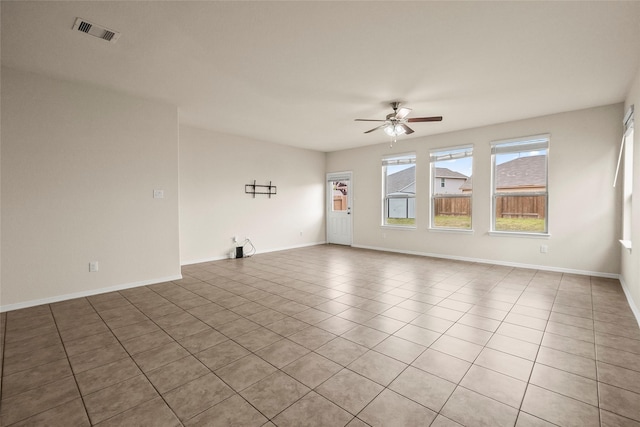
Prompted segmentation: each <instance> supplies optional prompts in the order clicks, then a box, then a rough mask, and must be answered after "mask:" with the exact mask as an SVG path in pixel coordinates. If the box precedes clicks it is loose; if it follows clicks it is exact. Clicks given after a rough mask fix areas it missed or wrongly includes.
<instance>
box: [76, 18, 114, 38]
mask: <svg viewBox="0 0 640 427" xmlns="http://www.w3.org/2000/svg"><path fill="white" fill-rule="evenodd" d="M73 29H74V30H77V31H81V32H83V33H87V34H89V35H90V36H93V37H97V38H99V39H102V40H106V41H108V42H111V43H115V42H116V41H118V38H119V37H120V33H119V32H117V31H113V30H110V29H108V28H105V27H103V26H101V25H98V24H94V23H93V22H89V21H87V20H86V19H82V18H76V22H75V23H74V24H73Z"/></svg>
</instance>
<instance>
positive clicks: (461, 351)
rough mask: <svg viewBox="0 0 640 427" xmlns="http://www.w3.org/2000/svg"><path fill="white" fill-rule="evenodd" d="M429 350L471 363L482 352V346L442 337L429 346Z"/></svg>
mask: <svg viewBox="0 0 640 427" xmlns="http://www.w3.org/2000/svg"><path fill="white" fill-rule="evenodd" d="M431 348H432V349H433V350H437V351H440V352H442V353H446V354H448V355H450V356H454V357H457V358H459V359H462V360H466V361H467V362H473V361H474V360H475V359H476V357H478V354H480V352H481V351H482V346H480V345H478V344H474V343H471V342H468V341H465V340H461V339H459V338H454V337H451V336H448V335H442V336H441V337H440V338H438V340H437V341H436V342H435V343H433V344H432V345H431Z"/></svg>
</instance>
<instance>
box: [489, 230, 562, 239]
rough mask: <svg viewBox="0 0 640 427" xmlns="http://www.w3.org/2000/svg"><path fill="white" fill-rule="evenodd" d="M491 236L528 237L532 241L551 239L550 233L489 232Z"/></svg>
mask: <svg viewBox="0 0 640 427" xmlns="http://www.w3.org/2000/svg"><path fill="white" fill-rule="evenodd" d="M489 236H496V237H528V238H531V239H549V238H551V234H549V233H523V232H519V231H489Z"/></svg>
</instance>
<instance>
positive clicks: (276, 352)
mask: <svg viewBox="0 0 640 427" xmlns="http://www.w3.org/2000/svg"><path fill="white" fill-rule="evenodd" d="M309 351H310V350H309V349H307V348H305V347H303V346H301V345H299V344H296V343H294V342H293V341H290V340H288V339H286V338H285V339H283V340H280V341H276V342H275V343H273V344H271V345H270V346H267V347H265V348H263V349H261V350H258V351H257V352H256V355H258V356H260V357H261V358H263V359H264V360H266V361H267V362H269V363H271V364H272V365H273V366H275V367H276V368H279V369H282V368H283V367H284V366H286V365H288V364H289V363H291V362H293V361H294V360H296V359H299V358H300V357H302V356H304V355H305V354H307V353H309Z"/></svg>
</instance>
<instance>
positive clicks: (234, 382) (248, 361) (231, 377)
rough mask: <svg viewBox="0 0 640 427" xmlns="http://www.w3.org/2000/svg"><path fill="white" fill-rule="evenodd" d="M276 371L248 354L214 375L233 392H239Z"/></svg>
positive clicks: (271, 366)
mask: <svg viewBox="0 0 640 427" xmlns="http://www.w3.org/2000/svg"><path fill="white" fill-rule="evenodd" d="M276 370H277V369H276V368H275V367H274V366H273V365H271V364H269V363H267V362H265V361H264V360H263V359H261V358H259V357H258V356H256V355H254V354H250V355H248V356H245V357H243V358H242V359H240V360H236V361H235V362H233V363H230V364H229V365H227V366H225V367H224V368H220V369H218V370H217V371H215V373H216V375H218V376H219V377H220V378H222V380H223V381H224V382H226V383H227V384H229V385H230V386H231V387H232V388H233V389H234V390H236V391H241V390H244V389H245V388H247V387H249V386H250V385H252V384H255V383H257V382H258V381H260V380H261V379H263V378H265V377H267V376H269V375H271V374H273V373H274V372H275V371H276Z"/></svg>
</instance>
